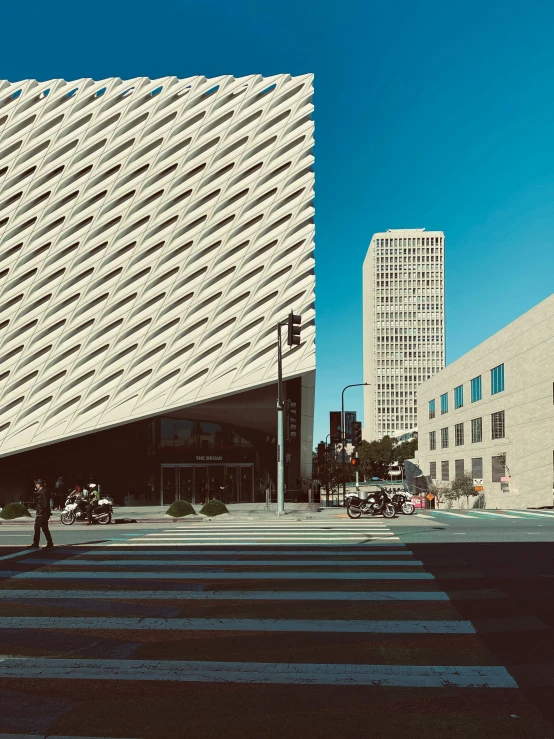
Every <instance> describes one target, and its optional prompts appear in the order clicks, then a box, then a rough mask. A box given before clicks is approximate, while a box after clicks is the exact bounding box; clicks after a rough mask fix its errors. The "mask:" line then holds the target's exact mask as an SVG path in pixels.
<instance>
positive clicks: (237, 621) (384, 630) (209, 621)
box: [0, 616, 546, 634]
mask: <svg viewBox="0 0 554 739" xmlns="http://www.w3.org/2000/svg"><path fill="white" fill-rule="evenodd" d="M544 628H546V627H544ZM0 629H78V630H79V631H82V630H91V629H92V630H96V629H99V630H102V631H104V630H109V631H114V630H116V631H129V630H138V631H278V632H306V633H315V634H475V633H476V632H475V628H474V627H473V624H472V623H471V621H454V620H431V621H420V620H395V619H390V620H389V619H383V620H374V619H368V620H362V619H340V620H339V619H311V618H306V619H276V618H125V617H117V618H102V617H97V616H94V617H88V616H77V617H59V618H58V617H56V616H52V617H49V616H17V617H9V616H8V617H2V618H0Z"/></svg>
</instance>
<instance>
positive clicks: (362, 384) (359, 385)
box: [340, 382, 371, 503]
mask: <svg viewBox="0 0 554 739" xmlns="http://www.w3.org/2000/svg"><path fill="white" fill-rule="evenodd" d="M370 384H371V383H369V382H355V383H354V384H353V385H347V386H346V387H345V388H343V391H342V401H341V416H340V424H341V439H342V502H343V503H344V501H345V500H346V429H345V427H344V426H345V418H344V391H345V390H348V388H349V387H363V386H364V385H370Z"/></svg>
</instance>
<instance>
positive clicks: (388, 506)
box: [346, 488, 395, 518]
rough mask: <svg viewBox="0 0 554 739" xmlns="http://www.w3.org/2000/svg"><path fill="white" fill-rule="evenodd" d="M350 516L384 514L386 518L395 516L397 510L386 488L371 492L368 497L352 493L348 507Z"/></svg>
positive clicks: (347, 510)
mask: <svg viewBox="0 0 554 739" xmlns="http://www.w3.org/2000/svg"><path fill="white" fill-rule="evenodd" d="M346 512H347V513H348V516H349V518H361V517H362V516H378V515H379V514H383V516H384V517H385V518H394V516H395V510H394V506H393V504H392V500H391V498H390V496H389V495H388V493H387V491H386V490H383V489H382V488H381V490H377V491H375V492H371V493H370V494H369V495H368V496H367V498H366V499H365V500H364V499H363V498H360V497H358V496H357V495H351V496H350V498H349V501H348V505H347V507H346Z"/></svg>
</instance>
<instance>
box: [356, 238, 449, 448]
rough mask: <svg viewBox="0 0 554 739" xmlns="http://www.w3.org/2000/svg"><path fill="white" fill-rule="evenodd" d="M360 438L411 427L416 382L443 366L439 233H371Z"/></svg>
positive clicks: (365, 294) (366, 272)
mask: <svg viewBox="0 0 554 739" xmlns="http://www.w3.org/2000/svg"><path fill="white" fill-rule="evenodd" d="M363 342H364V382H367V383H369V386H368V387H366V388H364V438H365V439H367V440H369V441H371V440H373V439H381V438H382V437H383V436H385V435H388V436H395V435H398V434H399V433H400V432H402V433H403V434H405V433H407V432H410V431H413V430H414V429H416V428H417V425H418V417H417V412H418V399H417V388H418V385H419V384H420V383H421V382H423V381H424V380H427V379H428V378H430V377H432V376H433V375H435V374H436V373H437V372H439V371H440V370H441V369H442V368H443V367H444V362H445V355H444V233H443V232H442V231H426V230H425V229H424V228H412V229H389V230H388V231H386V232H383V233H376V234H374V236H373V238H372V239H371V244H370V246H369V249H368V252H367V255H366V258H365V261H364V266H363Z"/></svg>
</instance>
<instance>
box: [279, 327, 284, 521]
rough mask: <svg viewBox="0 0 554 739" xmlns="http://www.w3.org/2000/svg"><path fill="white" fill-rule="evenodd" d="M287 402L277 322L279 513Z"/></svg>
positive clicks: (281, 504) (282, 495)
mask: <svg viewBox="0 0 554 739" xmlns="http://www.w3.org/2000/svg"><path fill="white" fill-rule="evenodd" d="M284 412H285V403H284V400H283V350H282V347H281V324H280V323H278V324H277V515H278V516H282V515H283V514H284V513H285V419H284Z"/></svg>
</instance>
